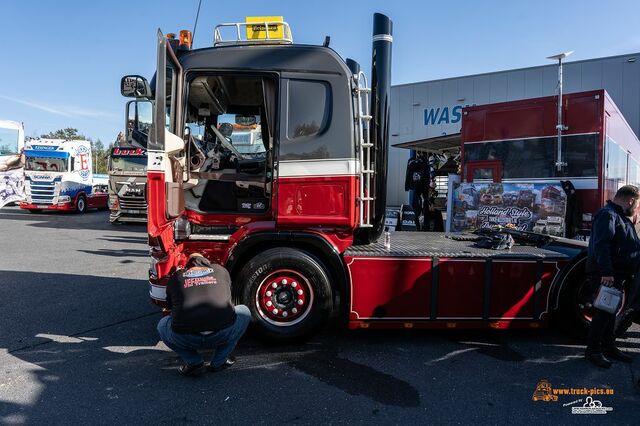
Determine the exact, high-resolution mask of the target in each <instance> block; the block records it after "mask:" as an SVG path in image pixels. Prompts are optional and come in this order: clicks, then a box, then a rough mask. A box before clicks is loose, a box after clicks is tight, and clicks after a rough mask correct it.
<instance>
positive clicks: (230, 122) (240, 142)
mask: <svg viewBox="0 0 640 426" xmlns="http://www.w3.org/2000/svg"><path fill="white" fill-rule="evenodd" d="M218 130H220V132H221V133H222V134H223V135H224V136H226V137H227V138H229V139H230V141H229V142H230V143H231V145H233V147H234V148H235V149H236V150H237V151H238V152H240V153H241V154H249V155H250V156H253V157H257V156H260V154H264V153H265V151H266V150H265V147H264V143H263V142H262V130H261V128H260V115H239V114H222V115H220V116H219V117H218Z"/></svg>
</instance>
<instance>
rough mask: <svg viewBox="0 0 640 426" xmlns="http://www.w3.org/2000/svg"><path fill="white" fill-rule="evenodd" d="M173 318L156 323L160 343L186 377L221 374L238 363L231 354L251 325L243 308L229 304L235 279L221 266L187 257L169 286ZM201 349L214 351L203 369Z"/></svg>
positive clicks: (198, 256)
mask: <svg viewBox="0 0 640 426" xmlns="http://www.w3.org/2000/svg"><path fill="white" fill-rule="evenodd" d="M167 304H168V305H169V308H170V309H171V315H168V316H165V317H164V318H162V319H161V320H160V322H159V323H158V333H159V334H160V338H161V339H162V341H163V342H164V343H165V344H166V345H167V346H168V347H169V348H171V349H172V350H173V351H174V352H176V353H177V354H178V355H179V356H180V357H181V358H182V360H183V361H184V364H183V365H182V366H181V367H180V368H179V369H178V372H179V373H180V374H182V375H183V376H195V375H199V374H200V373H202V372H204V370H205V367H206V368H207V369H208V370H210V371H214V372H215V371H220V370H222V369H224V368H227V367H230V366H232V365H233V364H234V363H235V358H233V357H231V352H232V351H233V349H234V348H235V347H236V344H237V343H238V341H239V340H240V338H241V337H242V335H243V334H244V332H245V331H246V329H247V326H248V325H249V322H250V321H251V312H250V311H249V308H247V307H246V306H244V305H238V306H235V307H234V306H233V304H232V303H231V279H230V277H229V272H228V271H227V270H226V269H225V268H224V267H222V266H220V265H217V264H211V263H210V262H209V261H208V260H207V259H206V258H205V257H204V256H203V255H202V254H200V253H193V254H191V255H190V256H189V258H188V260H187V263H186V265H185V269H179V270H177V271H176V272H175V273H174V274H173V275H172V276H171V278H170V279H169V283H168V284H167ZM202 349H214V350H215V353H214V356H213V358H212V360H211V362H210V363H209V364H208V365H206V366H205V364H204V360H203V358H202V355H200V353H199V351H200V350H202Z"/></svg>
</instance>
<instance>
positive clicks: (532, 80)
mask: <svg viewBox="0 0 640 426" xmlns="http://www.w3.org/2000/svg"><path fill="white" fill-rule="evenodd" d="M634 59H636V60H635V61H634ZM563 73H564V92H565V93H572V92H582V91H586V90H594V89H605V90H606V91H607V92H609V94H610V95H611V97H612V98H613V100H614V102H615V103H616V104H617V105H618V107H619V108H620V110H621V111H622V114H623V115H624V116H625V118H626V119H627V121H628V122H629V125H630V126H631V128H632V129H633V130H634V131H635V132H636V134H637V135H638V136H640V53H633V54H628V55H621V56H613V57H608V58H598V59H590V60H586V61H576V62H566V63H565V64H564V67H563ZM557 83H558V67H557V65H554V64H551V65H546V66H540V67H533V68H525V69H518V70H510V71H500V72H494V73H488V74H479V75H472V76H466V77H457V78H449V79H444V80H434V81H426V82H420V83H412V84H405V85H400V86H393V87H392V88H391V118H390V123H389V125H390V134H391V138H390V144H391V145H393V144H397V143H401V142H409V141H414V140H419V139H425V138H430V137H434V136H440V135H443V134H451V133H457V132H459V131H460V123H461V118H462V115H461V114H460V112H461V111H460V110H461V108H462V106H465V105H482V104H488V103H495V102H505V101H512V100H517V99H526V98H536V97H540V96H550V95H554V94H556V93H557V92H556V89H557ZM408 158H409V151H408V150H405V149H398V148H390V152H389V185H388V188H387V204H388V205H399V204H402V203H407V202H408V194H407V193H406V192H405V191H404V173H405V167H406V164H407V159H408Z"/></svg>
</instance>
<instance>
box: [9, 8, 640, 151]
mask: <svg viewBox="0 0 640 426" xmlns="http://www.w3.org/2000/svg"><path fill="white" fill-rule="evenodd" d="M197 7H198V0H174V1H166V0H153V1H152V0H109V1H106V0H93V1H86V0H85V1H80V0H57V1H43V0H37V1H36V0H15V1H14V0H0V32H1V33H2V34H3V47H2V54H1V56H0V120H14V121H22V122H23V123H24V125H25V133H26V135H27V136H39V135H40V134H42V133H46V132H49V131H53V130H57V129H60V128H65V127H75V128H77V129H78V130H79V132H80V133H82V134H85V135H86V136H89V137H91V138H93V139H94V140H95V139H100V140H102V141H103V142H104V143H111V142H113V141H114V140H115V138H116V135H117V134H118V132H119V131H120V130H121V129H122V128H123V126H124V106H125V102H126V101H127V99H126V98H123V97H122V96H121V95H120V78H121V77H122V76H123V75H126V74H141V75H143V76H145V77H147V78H148V79H149V80H150V79H151V76H152V75H153V73H154V71H155V69H154V68H155V55H156V52H155V39H156V31H157V29H158V28H160V29H162V31H163V32H164V33H168V32H176V33H177V32H179V30H181V29H190V30H192V29H193V26H194V20H195V16H196V10H197ZM374 12H381V13H384V14H386V15H388V16H389V17H390V18H391V19H392V20H393V22H394V43H393V53H392V55H393V63H392V84H404V83H412V82H418V81H427V80H434V79H440V78H448V77H457V76H463V75H470V74H477V73H483V72H492V71H499V70H507V69H513V68H523V67H529V66H536V65H545V64H548V63H549V61H548V60H547V59H545V58H546V57H547V56H550V55H552V54H555V53H559V52H563V51H568V50H574V51H575V53H574V54H573V55H572V56H571V58H570V60H582V59H590V58H597V57H603V56H613V55H619V54H625V53H635V52H640V26H639V25H638V24H637V20H638V17H639V16H640V1H637V0H626V1H618V0H609V1H606V2H604V1H602V0H597V1H594V0H571V1H568V0H567V1H561V0H555V1H548V0H536V1H530V0H518V1H514V0H510V1H503V0H484V1H471V0H466V1H465V0H460V1H455V2H454V1H450V2H445V1H433V0H420V1H414V0H406V1H405V0H394V1H382V0H369V1H366V0H350V1H345V0H341V1H335V0H322V1H317V0H316V1H275V0H271V1H264V0H262V1H254V0H243V1H227V2H223V1H217V0H202V6H201V10H200V17H199V20H198V24H197V29H196V33H195V35H194V47H195V48H201V47H208V46H211V45H212V40H213V28H214V27H215V25H216V24H219V23H223V22H243V21H244V18H245V16H264V15H282V16H284V19H285V21H287V22H288V23H289V24H290V25H291V29H292V32H293V38H294V42H296V43H303V44H322V42H323V41H324V38H325V36H327V35H328V36H330V37H331V47H332V48H333V49H335V50H336V51H337V52H338V54H340V55H341V56H342V57H343V58H347V57H350V58H354V59H356V60H357V61H358V62H360V64H361V65H362V66H363V69H364V70H365V71H366V72H368V70H369V69H370V62H371V59H370V54H371V32H372V15H373V13H374Z"/></svg>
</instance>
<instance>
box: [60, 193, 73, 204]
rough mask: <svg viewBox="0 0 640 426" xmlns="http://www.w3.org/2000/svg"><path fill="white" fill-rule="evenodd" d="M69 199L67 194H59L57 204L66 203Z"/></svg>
mask: <svg viewBox="0 0 640 426" xmlns="http://www.w3.org/2000/svg"><path fill="white" fill-rule="evenodd" d="M70 201H71V197H70V196H68V195H61V196H59V197H58V204H62V203H68V202H70Z"/></svg>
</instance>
